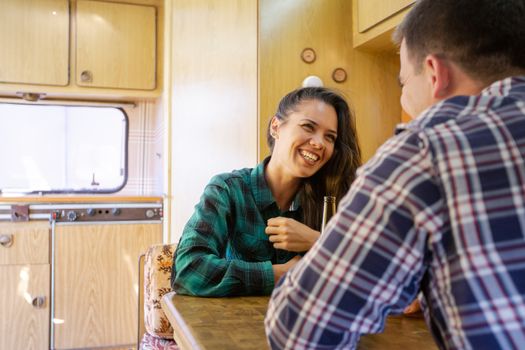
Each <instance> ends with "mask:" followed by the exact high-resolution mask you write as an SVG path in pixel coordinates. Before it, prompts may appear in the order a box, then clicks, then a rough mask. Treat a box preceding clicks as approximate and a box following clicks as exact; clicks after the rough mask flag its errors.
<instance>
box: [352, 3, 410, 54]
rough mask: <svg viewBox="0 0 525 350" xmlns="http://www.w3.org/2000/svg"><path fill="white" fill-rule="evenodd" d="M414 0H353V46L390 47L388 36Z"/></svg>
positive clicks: (377, 49) (370, 48) (371, 48)
mask: <svg viewBox="0 0 525 350" xmlns="http://www.w3.org/2000/svg"><path fill="white" fill-rule="evenodd" d="M414 2H416V0H353V6H352V11H353V33H354V35H353V38H354V44H353V46H354V47H356V48H357V47H360V48H364V49H369V50H375V51H380V50H384V49H390V47H391V46H392V44H391V42H390V37H391V34H392V31H393V30H394V28H395V27H396V26H397V25H398V24H399V23H400V22H401V20H402V19H403V17H404V16H405V15H406V13H407V12H408V11H409V10H410V7H411V6H412V4H413V3H414Z"/></svg>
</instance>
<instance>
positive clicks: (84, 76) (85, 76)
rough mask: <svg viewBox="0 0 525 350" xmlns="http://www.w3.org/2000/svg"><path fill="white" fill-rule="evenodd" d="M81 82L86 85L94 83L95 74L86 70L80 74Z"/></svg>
mask: <svg viewBox="0 0 525 350" xmlns="http://www.w3.org/2000/svg"><path fill="white" fill-rule="evenodd" d="M80 81H82V82H84V83H91V82H92V81H93V73H91V71H90V70H85V71H82V73H80Z"/></svg>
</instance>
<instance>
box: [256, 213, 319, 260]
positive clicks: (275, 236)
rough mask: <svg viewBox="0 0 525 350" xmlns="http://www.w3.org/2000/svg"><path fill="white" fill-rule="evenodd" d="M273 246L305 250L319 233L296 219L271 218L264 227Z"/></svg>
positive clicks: (295, 250) (315, 239) (299, 250)
mask: <svg viewBox="0 0 525 350" xmlns="http://www.w3.org/2000/svg"><path fill="white" fill-rule="evenodd" d="M265 232H266V234H267V235H268V236H269V239H270V242H272V243H273V246H274V248H277V249H284V250H288V251H290V252H305V251H307V250H308V249H310V248H311V247H312V246H313V245H314V243H315V242H316V241H317V239H318V238H319V235H320V234H321V233H320V232H319V231H315V230H313V229H311V228H310V227H308V226H306V225H305V224H302V223H300V222H299V221H297V220H294V219H290V218H283V217H280V216H279V217H276V218H271V219H270V220H268V226H266V229H265Z"/></svg>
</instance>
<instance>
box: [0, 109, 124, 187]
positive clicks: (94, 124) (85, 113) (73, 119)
mask: <svg viewBox="0 0 525 350" xmlns="http://www.w3.org/2000/svg"><path fill="white" fill-rule="evenodd" d="M127 138H128V118H127V116H126V114H125V112H124V111H123V110H121V109H119V108H114V107H84V106H54V105H52V106H51V105H25V104H7V103H1V104H0V165H1V167H2V171H0V190H1V191H2V193H3V194H4V195H5V194H6V193H13V194H16V193H20V194H22V193H110V192H116V191H118V190H120V189H121V188H122V187H123V186H124V185H125V183H126V180H127V144H128V141H127Z"/></svg>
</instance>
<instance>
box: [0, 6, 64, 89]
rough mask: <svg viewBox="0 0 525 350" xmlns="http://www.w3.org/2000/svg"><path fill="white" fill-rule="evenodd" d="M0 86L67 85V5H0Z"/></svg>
mask: <svg viewBox="0 0 525 350" xmlns="http://www.w3.org/2000/svg"><path fill="white" fill-rule="evenodd" d="M0 45H1V50H0V82H2V83H20V84H29V83H30V84H45V85H59V86H65V85H67V84H68V82H69V78H68V60H69V1H68V0H2V1H1V2H0Z"/></svg>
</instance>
